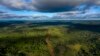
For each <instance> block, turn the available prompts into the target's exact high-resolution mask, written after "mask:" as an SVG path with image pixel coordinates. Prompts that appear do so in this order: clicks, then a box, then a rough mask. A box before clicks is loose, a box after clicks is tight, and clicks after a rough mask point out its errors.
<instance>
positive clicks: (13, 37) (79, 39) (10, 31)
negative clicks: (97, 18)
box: [0, 22, 100, 56]
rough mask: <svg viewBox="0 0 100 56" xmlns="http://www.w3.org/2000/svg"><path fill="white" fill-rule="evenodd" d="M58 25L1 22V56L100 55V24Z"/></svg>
mask: <svg viewBox="0 0 100 56" xmlns="http://www.w3.org/2000/svg"><path fill="white" fill-rule="evenodd" d="M96 23H97V22H96ZM50 24H51V25H50ZM57 24H58V25H57ZM57 24H56V22H55V24H54V23H53V22H52V23H50V22H45V23H43V22H42V23H40V24H39V23H36V24H35V23H29V22H27V23H26V22H6V23H5V22H0V56H100V25H99V24H93V22H92V24H91V23H89V24H87V23H83V24H80V23H75V22H74V23H72V22H67V23H64V22H63V23H57Z"/></svg>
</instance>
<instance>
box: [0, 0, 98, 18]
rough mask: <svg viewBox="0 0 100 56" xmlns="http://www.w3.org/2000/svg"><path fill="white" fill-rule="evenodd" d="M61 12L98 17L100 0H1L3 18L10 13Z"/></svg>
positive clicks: (64, 14)
mask: <svg viewBox="0 0 100 56" xmlns="http://www.w3.org/2000/svg"><path fill="white" fill-rule="evenodd" d="M61 14H62V15H63V16H69V17H70V16H71V15H72V16H73V17H76V16H78V17H82V16H87V15H96V16H95V17H96V18H97V17H99V16H98V15H100V0H0V18H2V19H3V18H5V17H7V16H8V15H16V16H47V17H55V16H59V15H61ZM66 14H67V15H66ZM68 14H69V15H68ZM70 14H71V15H70ZM2 15H3V16H2ZM62 15H61V16H62ZM72 16H71V17H72ZM10 17H11V16H10Z"/></svg>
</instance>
